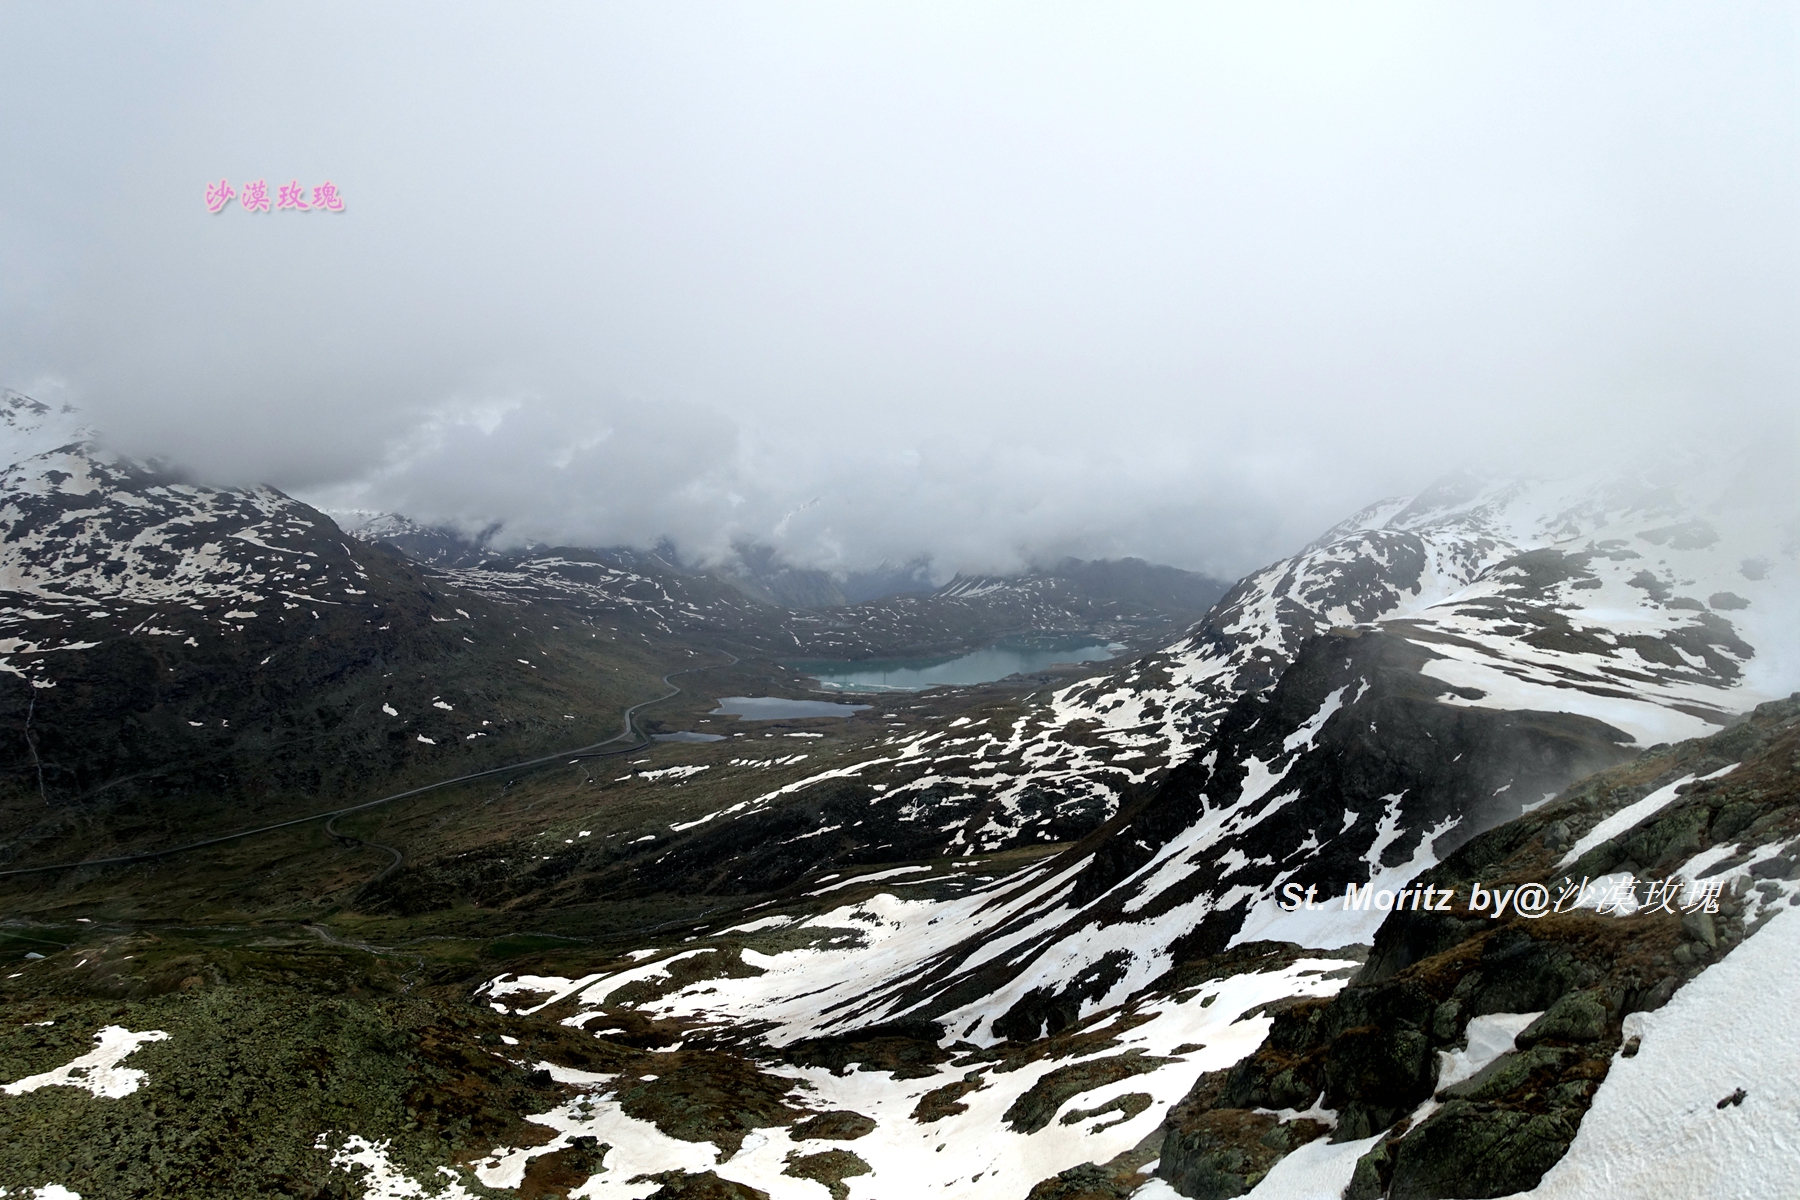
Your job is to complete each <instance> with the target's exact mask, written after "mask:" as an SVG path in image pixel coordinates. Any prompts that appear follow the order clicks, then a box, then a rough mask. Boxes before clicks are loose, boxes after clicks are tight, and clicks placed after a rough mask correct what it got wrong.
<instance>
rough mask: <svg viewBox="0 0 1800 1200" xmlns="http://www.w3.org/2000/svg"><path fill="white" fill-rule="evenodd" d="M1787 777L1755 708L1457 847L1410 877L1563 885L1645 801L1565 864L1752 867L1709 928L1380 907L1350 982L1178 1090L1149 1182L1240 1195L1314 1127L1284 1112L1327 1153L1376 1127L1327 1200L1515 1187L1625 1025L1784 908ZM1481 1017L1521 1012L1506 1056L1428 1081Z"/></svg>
mask: <svg viewBox="0 0 1800 1200" xmlns="http://www.w3.org/2000/svg"><path fill="white" fill-rule="evenodd" d="M1797 764H1800V697H1796V698H1795V699H1791V700H1789V701H1784V702H1781V703H1776V704H1766V705H1763V706H1762V707H1760V708H1759V709H1757V710H1756V712H1755V713H1754V714H1752V716H1751V717H1750V718H1749V719H1748V720H1746V721H1744V722H1742V723H1741V724H1739V725H1737V726H1735V727H1734V728H1732V729H1729V730H1727V731H1725V732H1724V733H1721V734H1718V735H1715V736H1714V737H1712V738H1707V739H1702V740H1698V741H1694V742H1688V743H1683V744H1681V745H1679V746H1675V747H1659V748H1657V749H1655V750H1653V751H1652V752H1649V753H1647V754H1646V755H1644V756H1643V757H1641V758H1640V759H1638V760H1636V761H1634V762H1632V763H1630V764H1627V765H1625V766H1622V767H1619V768H1615V769H1613V770H1610V771H1606V772H1602V773H1600V774H1598V775H1596V776H1594V777H1592V778H1590V779H1587V780H1585V781H1583V782H1582V783H1581V784H1579V785H1577V786H1576V787H1574V788H1571V789H1570V790H1569V791H1568V793H1566V794H1565V795H1564V796H1563V797H1561V798H1560V799H1559V800H1557V801H1556V802H1555V803H1553V804H1550V805H1547V806H1545V807H1544V808H1543V809H1540V810H1538V811H1537V812H1534V813H1532V814H1530V815H1528V816H1526V817H1523V818H1520V819H1518V820H1515V821H1513V822H1510V823H1508V824H1506V825H1504V826H1502V827H1500V828H1498V829H1495V830H1493V831H1491V832H1490V833H1488V834H1486V835H1483V836H1482V837H1478V838H1476V839H1475V840H1474V841H1472V842H1470V843H1469V844H1468V845H1466V846H1465V847H1463V849H1462V850H1461V851H1459V852H1458V853H1457V854H1455V855H1453V856H1451V858H1450V859H1448V860H1447V861H1446V862H1445V863H1443V864H1442V865H1441V866H1439V867H1437V868H1435V869H1433V870H1431V871H1430V872H1427V873H1426V874H1425V875H1424V876H1423V877H1421V879H1420V881H1419V882H1420V883H1421V884H1423V883H1430V884H1433V885H1436V886H1439V887H1452V888H1457V889H1458V890H1459V893H1460V894H1461V895H1462V896H1464V897H1467V896H1468V895H1469V890H1470V885H1472V884H1477V883H1479V884H1482V885H1483V886H1486V887H1492V886H1494V885H1496V884H1500V883H1502V882H1508V883H1515V884H1516V883H1518V882H1522V881H1527V880H1532V879H1547V878H1551V877H1558V878H1562V877H1566V874H1568V873H1557V872H1555V870H1554V868H1555V866H1556V864H1557V863H1558V862H1559V861H1560V860H1561V859H1562V858H1563V857H1565V856H1566V855H1567V853H1568V852H1569V848H1570V847H1572V846H1573V845H1574V844H1575V842H1576V841H1577V840H1578V839H1580V838H1581V837H1582V836H1583V834H1585V833H1587V832H1589V831H1590V830H1593V829H1594V828H1595V827H1596V826H1597V825H1598V824H1599V823H1600V821H1601V820H1603V819H1605V818H1606V817H1608V816H1610V815H1612V814H1613V813H1615V812H1617V811H1619V810H1620V809H1622V808H1624V807H1625V806H1626V805H1628V804H1631V803H1635V802H1636V801H1638V800H1641V799H1643V798H1645V797H1647V796H1649V795H1651V793H1653V792H1655V791H1656V790H1657V789H1659V788H1662V789H1665V790H1668V791H1669V792H1670V794H1671V797H1672V799H1671V801H1670V803H1669V804H1668V805H1666V806H1664V807H1662V808H1659V809H1657V810H1656V811H1653V812H1647V813H1644V814H1643V816H1642V819H1641V820H1639V821H1638V822H1637V824H1635V825H1633V826H1632V827H1630V828H1627V829H1622V830H1620V832H1619V833H1618V834H1617V836H1615V837H1612V838H1608V839H1605V840H1604V841H1603V842H1602V843H1601V844H1599V845H1597V846H1596V847H1595V848H1594V849H1593V850H1590V851H1588V852H1586V853H1585V854H1583V855H1582V856H1581V858H1580V862H1581V863H1587V864H1589V866H1588V867H1587V871H1589V872H1591V871H1593V870H1601V871H1605V870H1610V869H1613V868H1616V867H1618V866H1619V865H1620V864H1622V863H1624V864H1626V865H1628V866H1631V867H1633V868H1635V869H1638V870H1646V871H1671V872H1674V871H1677V870H1682V871H1685V872H1687V873H1688V874H1691V875H1692V876H1693V877H1694V878H1696V879H1698V880H1701V881H1704V879H1706V878H1708V877H1711V876H1715V875H1718V874H1721V873H1723V872H1729V871H1732V869H1733V868H1734V867H1737V868H1742V867H1743V866H1744V865H1745V864H1746V863H1747V862H1751V861H1754V863H1755V865H1756V867H1757V868H1759V869H1758V870H1755V871H1749V870H1742V871H1738V872H1736V873H1735V874H1734V875H1733V876H1732V877H1731V878H1730V879H1729V880H1725V881H1721V882H1722V885H1723V886H1721V888H1720V894H1719V899H1718V905H1717V907H1718V912H1717V913H1712V914H1709V913H1706V912H1705V911H1704V908H1703V907H1700V906H1698V904H1699V902H1696V905H1697V907H1696V909H1695V911H1693V912H1689V913H1685V914H1684V913H1682V912H1681V911H1680V910H1679V909H1671V908H1670V907H1667V906H1664V907H1659V908H1658V910H1657V911H1653V912H1652V911H1629V913H1628V915H1621V914H1619V913H1618V912H1608V913H1601V912H1599V911H1596V910H1595V907H1594V905H1593V904H1592V903H1589V904H1588V906H1586V907H1573V906H1572V905H1571V906H1568V907H1566V908H1565V911H1562V912H1554V911H1552V912H1549V913H1547V914H1543V915H1540V916H1537V917H1530V916H1524V917H1522V916H1518V915H1516V914H1509V915H1507V916H1505V917H1503V918H1499V919H1496V918H1493V917H1491V916H1488V915H1485V914H1477V915H1471V914H1469V913H1468V912H1467V911H1466V909H1464V910H1462V911H1458V912H1455V913H1451V914H1438V913H1430V914H1427V913H1423V912H1420V913H1413V912H1410V911H1408V912H1396V913H1394V914H1393V915H1392V916H1390V917H1389V918H1388V920H1387V921H1386V922H1385V923H1384V924H1383V925H1382V927H1381V930H1380V932H1379V933H1378V935H1377V937H1376V941H1375V947H1374V952H1373V953H1372V954H1371V956H1370V957H1369V959H1368V961H1367V963H1366V964H1365V965H1364V967H1363V969H1362V970H1361V972H1360V973H1359V974H1358V976H1357V977H1356V978H1355V979H1354V980H1352V982H1351V983H1350V985H1349V986H1347V987H1345V988H1344V990H1343V991H1342V992H1340V993H1339V994H1338V995H1336V996H1334V997H1332V998H1330V999H1325V1000H1314V1001H1307V1002H1303V1003H1300V1004H1296V1005H1293V1006H1291V1007H1289V1008H1287V1009H1285V1010H1284V1011H1282V1012H1279V1013H1277V1014H1276V1015H1275V1017H1274V1024H1273V1027H1272V1028H1271V1030H1270V1033H1269V1035H1268V1037H1267V1039H1266V1040H1265V1042H1264V1044H1263V1045H1262V1047H1261V1048H1259V1049H1258V1050H1257V1051H1256V1052H1255V1053H1254V1054H1252V1055H1251V1056H1250V1057H1248V1058H1246V1059H1245V1060H1243V1061H1242V1062H1240V1063H1239V1064H1238V1065H1237V1066H1235V1067H1233V1068H1232V1069H1231V1070H1230V1071H1229V1072H1226V1073H1223V1074H1215V1075H1212V1076H1207V1077H1203V1078H1202V1079H1201V1080H1200V1081H1199V1082H1198V1083H1196V1085H1195V1087H1194V1089H1193V1091H1192V1092H1190V1094H1189V1096H1188V1098H1187V1100H1186V1101H1184V1103H1183V1104H1182V1105H1180V1106H1178V1107H1177V1108H1176V1109H1175V1110H1173V1111H1172V1113H1171V1116H1170V1118H1169V1120H1168V1122H1167V1134H1166V1140H1165V1142H1164V1147H1163V1156H1162V1161H1161V1164H1160V1166H1159V1168H1158V1174H1159V1175H1160V1176H1161V1177H1162V1178H1164V1179H1166V1180H1168V1181H1169V1182H1170V1184H1171V1185H1172V1186H1174V1187H1175V1188H1176V1190H1177V1191H1179V1192H1181V1193H1182V1194H1183V1195H1186V1196H1190V1197H1208V1198H1211V1197H1224V1196H1234V1195H1240V1194H1242V1193H1243V1192H1245V1191H1247V1190H1249V1188H1251V1187H1253V1186H1254V1185H1255V1183H1256V1181H1257V1180H1258V1179H1260V1178H1261V1177H1262V1176H1263V1175H1264V1174H1266V1173H1267V1171H1268V1170H1269V1169H1270V1168H1271V1167H1272V1166H1273V1165H1274V1164H1275V1163H1276V1162H1277V1161H1279V1159H1280V1158H1281V1157H1282V1156H1283V1155H1285V1154H1286V1153H1288V1152H1290V1151H1291V1150H1292V1149H1293V1148H1294V1147H1295V1146H1296V1145H1300V1144H1304V1142H1305V1141H1307V1140H1311V1138H1313V1137H1315V1136H1318V1133H1319V1132H1320V1131H1322V1129H1323V1127H1322V1126H1321V1127H1318V1128H1317V1129H1315V1122H1314V1121H1313V1120H1312V1119H1311V1118H1310V1117H1301V1116H1298V1115H1297V1114H1298V1113H1301V1112H1309V1111H1311V1112H1317V1113H1321V1114H1324V1115H1326V1116H1328V1117H1331V1118H1334V1119H1335V1125H1334V1127H1333V1128H1332V1129H1331V1130H1330V1134H1329V1136H1330V1137H1331V1138H1332V1140H1333V1141H1337V1142H1344V1141H1354V1140H1357V1139H1361V1138H1367V1137H1371V1136H1374V1135H1376V1134H1381V1133H1383V1132H1384V1131H1385V1132H1386V1136H1385V1137H1384V1138H1383V1140H1382V1141H1381V1142H1379V1143H1378V1144H1377V1145H1376V1146H1375V1147H1374V1148H1373V1149H1371V1150H1370V1151H1369V1152H1368V1153H1366V1154H1365V1155H1363V1157H1362V1159H1361V1160H1360V1161H1359V1162H1358V1164H1357V1168H1356V1173H1355V1177H1354V1179H1353V1181H1352V1183H1351V1185H1350V1187H1349V1190H1348V1191H1347V1192H1346V1193H1345V1195H1346V1197H1347V1198H1348V1200H1376V1198H1386V1200H1436V1198H1440V1197H1489V1196H1503V1195H1508V1194H1511V1193H1513V1192H1517V1191H1524V1190H1529V1189H1530V1188H1532V1187H1534V1186H1536V1184H1537V1182H1538V1180H1539V1179H1540V1178H1542V1176H1543V1174H1544V1172H1545V1171H1546V1170H1548V1169H1549V1168H1550V1167H1551V1166H1552V1165H1554V1164H1555V1163H1556V1162H1557V1160H1558V1159H1560V1158H1561V1157H1562V1155H1563V1153H1564V1152H1565V1151H1566V1150H1567V1148H1568V1146H1569V1144H1570V1143H1571V1142H1572V1141H1573V1140H1574V1138H1575V1136H1576V1133H1577V1131H1578V1130H1579V1128H1580V1125H1581V1120H1582V1117H1583V1115H1584V1114H1585V1113H1586V1112H1587V1109H1588V1106H1589V1104H1590V1103H1591V1102H1592V1100H1593V1097H1594V1095H1595V1093H1596V1091H1597V1090H1598V1088H1599V1087H1600V1086H1601V1085H1602V1084H1603V1083H1604V1081H1605V1079H1606V1076H1607V1073H1608V1071H1609V1069H1610V1067H1611V1064H1612V1061H1613V1057H1614V1055H1615V1053H1617V1052H1620V1051H1621V1049H1622V1048H1623V1052H1624V1053H1626V1054H1630V1053H1633V1052H1635V1047H1634V1046H1624V1045H1623V1043H1624V1038H1623V1036H1622V1025H1623V1022H1624V1019H1625V1018H1626V1017H1627V1016H1628V1015H1630V1014H1631V1013H1633V1012H1637V1011H1643V1010H1650V1009H1655V1008H1658V1007H1660V1006H1661V1005H1663V1004H1665V1003H1667V1001H1668V1000H1669V998H1670V996H1672V995H1673V994H1674V992H1675V990H1676V989H1677V988H1678V987H1680V986H1681V984H1683V983H1684V982H1686V981H1687V980H1688V979H1691V978H1692V977H1693V976H1694V975H1695V974H1697V973H1698V972H1699V971H1700V970H1702V969H1703V968H1704V966H1705V964H1706V963H1707V962H1709V961H1712V960H1713V959H1715V958H1717V957H1718V956H1719V955H1722V954H1724V953H1726V952H1728V951H1729V950H1730V948H1731V947H1732V946H1733V945H1735V944H1737V943H1738V942H1740V941H1742V940H1743V938H1745V937H1746V936H1749V935H1751V934H1752V933H1754V931H1755V929H1756V928H1757V927H1758V926H1759V925H1760V922H1761V921H1764V920H1767V919H1768V917H1769V915H1771V912H1772V909H1771V908H1770V906H1771V905H1773V904H1781V905H1782V906H1785V905H1786V904H1787V903H1788V902H1789V900H1788V899H1786V898H1784V897H1788V896H1789V894H1790V892H1791V893H1792V895H1793V896H1800V890H1794V889H1790V888H1788V887H1786V882H1787V877H1788V876H1789V875H1791V874H1795V873H1796V872H1795V862H1796V856H1795V855H1793V854H1791V853H1789V852H1788V850H1792V849H1794V848H1796V847H1800V769H1797ZM1726 767H1733V768H1734V769H1732V770H1730V771H1729V773H1726V774H1723V775H1716V774H1715V773H1717V772H1720V771H1721V769H1722V768H1726ZM1708 774H1715V778H1711V779H1694V780H1693V781H1692V782H1690V783H1688V784H1685V785H1681V786H1678V787H1671V786H1670V785H1671V784H1674V783H1676V782H1677V781H1679V780H1681V779H1683V778H1684V777H1690V778H1691V777H1694V776H1701V775H1708ZM1783 846H1785V847H1787V848H1788V850H1781V849H1780V848H1781V847H1783ZM1721 850H1724V851H1729V853H1726V854H1725V855H1724V856H1723V857H1721V856H1720V854H1719V853H1718V852H1719V851H1721ZM1703 851H1712V852H1713V853H1712V854H1710V855H1708V856H1707V857H1706V858H1702V859H1700V860H1698V861H1700V862H1701V863H1702V864H1705V865H1702V866H1701V867H1699V868H1698V869H1695V868H1689V867H1687V866H1686V864H1687V863H1688V862H1689V861H1690V860H1693V858H1694V856H1695V855H1696V854H1699V853H1701V852H1703ZM1627 856H1636V857H1633V858H1628V857H1627ZM1709 860H1711V861H1709ZM1576 869H1577V870H1578V871H1579V870H1581V869H1582V868H1581V867H1580V865H1579V864H1577V867H1576ZM1563 886H1564V888H1565V889H1566V888H1567V887H1568V885H1567V884H1565V885H1563ZM1562 894H1564V895H1565V896H1579V895H1580V893H1579V892H1578V891H1573V890H1565V891H1564V892H1563V893H1562ZM1753 910H1754V912H1755V916H1754V917H1753V918H1752V919H1750V920H1748V921H1746V916H1747V915H1749V914H1750V913H1751V912H1752V911H1753ZM1495 1014H1536V1015H1535V1019H1532V1020H1530V1021H1529V1022H1527V1023H1525V1025H1524V1027H1523V1028H1522V1029H1521V1030H1520V1031H1519V1032H1518V1033H1517V1034H1516V1035H1515V1036H1514V1038H1513V1049H1512V1050H1510V1051H1508V1052H1504V1053H1501V1054H1499V1055H1498V1056H1497V1057H1495V1058H1494V1059H1493V1060H1492V1061H1491V1062H1488V1063H1486V1064H1485V1065H1483V1066H1482V1067H1481V1069H1479V1070H1476V1071H1474V1072H1473V1073H1472V1074H1471V1075H1470V1076H1469V1077H1468V1078H1466V1079H1458V1080H1455V1081H1451V1082H1447V1083H1444V1084H1443V1085H1442V1086H1440V1079H1441V1071H1442V1069H1443V1066H1444V1063H1445V1061H1446V1060H1447V1058H1448V1052H1454V1051H1457V1050H1459V1049H1460V1048H1461V1047H1462V1045H1463V1043H1464V1041H1465V1040H1466V1036H1467V1031H1468V1028H1469V1022H1470V1021H1471V1020H1472V1019H1474V1018H1477V1017H1484V1016H1492V1015H1495ZM1284 1113H1285V1115H1283V1114H1284Z"/></svg>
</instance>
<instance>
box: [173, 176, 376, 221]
mask: <svg viewBox="0 0 1800 1200" xmlns="http://www.w3.org/2000/svg"><path fill="white" fill-rule="evenodd" d="M306 193H307V188H306V185H305V184H303V183H301V182H300V181H299V180H298V179H290V180H288V182H286V183H277V184H276V185H275V193H274V195H273V196H271V195H270V192H269V182H268V180H266V179H258V180H256V181H255V182H253V183H246V184H244V191H243V195H242V197H241V198H239V197H238V193H237V192H235V191H233V190H232V187H231V184H230V183H229V182H228V181H226V180H224V179H221V180H219V182H217V183H208V184H207V185H206V211H207V212H209V213H214V214H217V213H221V212H224V211H225V206H226V205H228V204H230V203H231V201H232V199H233V198H238V203H239V204H240V205H241V206H242V207H243V209H244V211H245V212H263V213H266V212H270V211H281V210H286V211H289V212H311V211H312V210H313V209H323V210H325V211H326V212H343V211H344V198H343V196H341V195H339V194H338V188H337V184H335V183H333V182H331V180H329V179H327V180H326V181H325V182H324V183H322V184H320V185H319V186H318V187H315V188H313V189H312V203H311V204H308V203H307V202H306Z"/></svg>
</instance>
